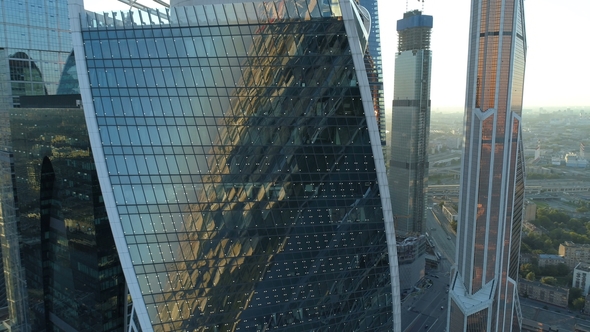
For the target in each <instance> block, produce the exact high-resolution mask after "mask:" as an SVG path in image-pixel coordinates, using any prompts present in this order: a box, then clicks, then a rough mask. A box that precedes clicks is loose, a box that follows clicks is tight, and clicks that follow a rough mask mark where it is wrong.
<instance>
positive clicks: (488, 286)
mask: <svg viewBox="0 0 590 332" xmlns="http://www.w3.org/2000/svg"><path fill="white" fill-rule="evenodd" d="M525 35H526V34H525V27H524V8H523V0H506V1H500V0H473V1H472V7H471V26H470V33H469V54H468V74H467V93H466V95H467V96H466V101H465V127H464V128H465V129H464V133H465V140H464V141H465V147H464V152H463V160H462V162H463V166H462V168H461V172H462V174H461V184H460V188H461V189H460V190H461V191H460V197H459V211H458V212H459V222H458V225H459V226H458V228H457V251H456V252H457V257H456V262H457V266H456V270H454V274H453V275H452V276H451V283H450V284H451V290H450V292H449V319H448V327H447V330H448V331H471V330H473V331H491V332H496V331H504V332H509V331H520V330H521V326H522V315H521V311H520V305H519V301H518V293H517V292H518V289H517V284H518V282H517V280H518V268H519V254H520V240H521V228H522V220H523V212H524V211H523V210H524V175H525V174H524V151H523V144H522V129H521V112H522V95H523V86H524V68H525V54H526V37H525Z"/></svg>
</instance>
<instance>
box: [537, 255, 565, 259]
mask: <svg viewBox="0 0 590 332" xmlns="http://www.w3.org/2000/svg"><path fill="white" fill-rule="evenodd" d="M539 259H564V258H563V256H560V255H550V254H539Z"/></svg>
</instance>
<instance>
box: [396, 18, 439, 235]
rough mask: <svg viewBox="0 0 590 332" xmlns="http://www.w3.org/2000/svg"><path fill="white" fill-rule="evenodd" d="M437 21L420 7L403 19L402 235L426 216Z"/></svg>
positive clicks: (399, 105) (399, 98)
mask: <svg viewBox="0 0 590 332" xmlns="http://www.w3.org/2000/svg"><path fill="white" fill-rule="evenodd" d="M432 25H433V18H432V16H429V15H422V12H420V11H419V10H414V11H409V12H406V13H405V14H404V17H403V19H401V20H398V21H397V32H398V35H399V36H398V51H397V53H396V57H395V81H394V90H393V108H392V117H391V128H390V129H391V134H390V137H391V138H390V148H391V154H390V157H391V159H390V162H389V169H388V178H389V186H390V188H391V201H392V204H393V214H394V215H395V216H396V220H395V229H396V233H397V234H398V235H401V236H404V235H408V234H420V233H422V232H423V228H424V222H425V219H424V217H425V214H424V213H425V211H426V206H425V203H424V202H425V198H426V197H425V196H426V189H427V186H428V138H429V133H430V72H431V63H432V54H431V51H430V32H431V30H432Z"/></svg>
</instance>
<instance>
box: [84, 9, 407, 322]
mask: <svg viewBox="0 0 590 332" xmlns="http://www.w3.org/2000/svg"><path fill="white" fill-rule="evenodd" d="M72 12H75V11H74V10H72ZM78 13H79V11H78ZM160 13H161V14H162V13H165V14H163V15H160V16H158V15H148V14H146V13H145V12H141V14H140V13H136V14H130V13H129V14H128V13H120V14H119V15H118V16H117V17H118V18H120V20H119V21H117V20H112V19H111V18H110V17H114V16H110V17H107V16H101V15H88V16H86V15H83V16H82V31H81V37H82V41H83V44H80V45H76V46H75V52H76V56H77V60H78V59H79V60H78V61H77V63H78V64H80V63H84V65H83V66H78V73H83V72H88V74H89V76H88V79H87V81H85V82H84V83H82V81H83V80H82V78H81V79H80V80H81V83H80V84H81V90H82V91H85V90H84V89H82V88H83V87H84V86H83V84H87V87H88V92H89V93H88V94H84V93H83V99H84V100H83V101H84V106H85V110H86V111H87V116H89V120H88V121H89V126H91V127H90V128H89V130H90V137H91V141H92V142H93V144H94V145H93V147H94V146H96V147H97V148H98V149H100V150H101V155H98V154H97V155H96V161H97V169H98V172H99V177H100V178H101V180H103V181H104V183H102V184H103V189H105V188H111V189H112V192H111V191H110V190H107V191H104V190H103V194H105V203H106V205H107V209H108V211H109V217H110V220H111V223H112V224H111V226H112V228H113V231H114V232H115V238H116V239H117V241H119V242H117V248H118V250H119V253H120V256H121V260H122V262H123V267H124V270H125V273H126V278H127V281H128V284H129V288H130V292H131V295H132V296H133V300H134V309H133V310H134V320H133V321H134V322H136V323H137V324H138V325H140V326H141V329H142V330H143V331H152V330H153V331H179V330H183V331H184V330H187V331H238V330H242V331H263V330H266V329H271V328H272V329H280V330H285V331H286V330H297V331H311V330H317V331H332V330H336V329H340V330H343V331H357V330H363V331H371V330H375V331H378V330H384V329H385V330H392V329H393V330H395V331H398V330H399V329H400V319H399V316H400V312H399V280H398V275H397V273H398V272H397V257H396V256H397V253H396V247H395V234H394V230H393V215H392V213H391V203H390V200H389V192H388V189H387V179H386V176H385V166H384V162H383V157H382V146H381V138H380V135H379V128H378V126H377V120H376V117H375V112H374V105H375V104H374V101H373V98H372V95H371V88H370V86H369V79H368V77H367V74H366V71H365V70H364V68H365V50H366V47H367V36H368V31H367V29H368V28H369V24H370V19H369V15H368V13H367V11H366V10H364V9H362V8H361V7H358V6H357V4H356V3H355V2H354V1H348V0H343V1H333V2H332V3H331V4H330V5H328V4H324V3H315V2H308V1H277V2H267V3H262V2H253V3H249V2H243V3H242V2H235V3H228V2H223V3H222V2H221V1H220V2H219V4H217V3H215V4H211V5H197V6H190V7H172V8H170V10H169V12H160ZM73 17H75V15H74V16H73ZM136 23H138V24H136ZM142 23H143V24H142ZM84 55H85V57H84ZM84 60H86V61H84ZM93 122H94V123H95V124H96V127H94V128H93V127H92V123H93ZM94 151H96V149H95V150H94ZM105 184H107V186H105ZM117 232H120V233H117Z"/></svg>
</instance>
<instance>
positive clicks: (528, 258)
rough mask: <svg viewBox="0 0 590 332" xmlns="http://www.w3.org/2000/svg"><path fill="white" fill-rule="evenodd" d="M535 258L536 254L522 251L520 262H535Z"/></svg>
mask: <svg viewBox="0 0 590 332" xmlns="http://www.w3.org/2000/svg"><path fill="white" fill-rule="evenodd" d="M533 258H534V255H533V254H527V253H521V254H520V264H529V263H532V262H533Z"/></svg>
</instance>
